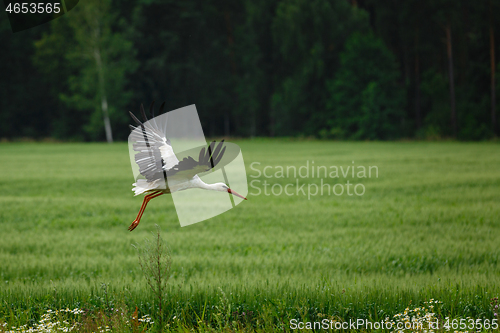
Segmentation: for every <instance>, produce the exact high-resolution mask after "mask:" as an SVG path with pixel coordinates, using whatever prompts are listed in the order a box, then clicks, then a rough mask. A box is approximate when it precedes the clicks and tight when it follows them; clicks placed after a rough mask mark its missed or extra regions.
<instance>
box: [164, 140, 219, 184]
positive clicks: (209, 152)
mask: <svg viewBox="0 0 500 333" xmlns="http://www.w3.org/2000/svg"><path fill="white" fill-rule="evenodd" d="M223 145H224V140H222V141H221V142H219V144H218V145H217V147H215V141H212V142H211V143H210V145H209V146H208V147H207V148H206V149H205V147H203V148H202V149H201V150H200V154H199V156H198V161H196V160H195V159H194V158H192V157H191V156H188V157H185V158H184V159H182V161H180V162H179V163H177V165H175V166H174V167H173V168H171V169H170V170H168V171H167V177H176V178H177V179H187V180H189V179H191V178H193V177H194V176H195V175H197V174H199V173H202V172H206V171H209V170H210V169H213V168H215V167H216V166H217V164H219V162H220V160H221V159H222V157H223V156H224V152H225V151H226V147H223ZM214 148H215V149H214Z"/></svg>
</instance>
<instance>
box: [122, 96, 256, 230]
mask: <svg viewBox="0 0 500 333" xmlns="http://www.w3.org/2000/svg"><path fill="white" fill-rule="evenodd" d="M153 105H154V102H153V103H151V108H150V112H151V118H152V121H148V119H147V117H146V113H145V112H144V107H143V105H142V104H141V115H142V118H143V119H144V122H141V121H140V120H139V119H137V117H136V116H135V115H134V114H133V113H132V112H130V115H131V116H132V118H133V119H134V121H135V122H136V123H137V127H135V126H132V125H130V128H131V129H132V134H131V135H132V139H133V141H135V143H134V145H133V149H134V150H135V151H137V153H136V154H135V161H136V163H137V164H138V165H139V172H140V174H141V175H143V176H144V177H145V179H142V178H141V179H137V181H136V182H135V183H134V184H132V185H133V186H134V188H133V189H132V191H134V192H135V195H139V194H144V193H147V194H146V196H145V197H144V201H143V202H142V206H141V209H140V210H139V213H138V214H137V217H136V218H135V220H134V222H132V224H131V225H130V227H128V230H130V231H132V230H134V229H135V228H137V226H138V225H139V222H140V220H141V217H142V214H143V213H144V210H145V209H146V206H147V204H148V202H149V201H150V200H151V199H153V198H156V197H159V196H160V195H162V194H164V193H174V192H177V191H182V190H187V189H190V188H200V189H204V190H210V191H219V192H227V193H230V194H233V195H235V196H238V197H240V198H242V199H245V200H247V198H245V197H243V196H241V195H239V194H238V193H236V192H235V191H233V190H231V189H230V188H229V187H228V186H227V185H226V184H224V183H215V184H207V183H205V182H204V181H202V180H201V179H200V177H199V176H198V174H199V173H204V172H206V171H209V170H211V169H213V168H215V166H216V165H217V164H219V162H220V160H221V159H222V156H223V155H224V152H225V151H226V147H223V144H224V140H222V141H221V142H220V143H219V144H218V145H217V147H215V141H212V142H211V143H210V145H209V146H208V147H207V148H208V149H206V150H205V148H202V149H201V150H200V153H199V156H198V161H196V160H195V159H194V158H192V157H191V156H188V157H186V158H184V159H183V160H182V161H179V160H178V159H177V157H176V156H175V153H174V150H173V149H172V145H171V144H170V140H169V139H167V137H166V133H164V130H162V129H160V128H159V126H157V125H156V123H155V121H154V119H153V118H154V110H153ZM164 106H165V102H163V104H162V105H161V106H160V114H161V113H162V111H163V107H164ZM214 147H215V149H214ZM167 179H168V181H167Z"/></svg>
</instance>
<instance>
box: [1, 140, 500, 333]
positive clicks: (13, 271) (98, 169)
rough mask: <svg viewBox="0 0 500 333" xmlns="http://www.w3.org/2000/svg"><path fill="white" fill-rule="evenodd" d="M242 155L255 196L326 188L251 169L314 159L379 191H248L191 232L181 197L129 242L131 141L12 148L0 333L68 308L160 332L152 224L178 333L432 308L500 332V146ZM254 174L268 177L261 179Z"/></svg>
mask: <svg viewBox="0 0 500 333" xmlns="http://www.w3.org/2000/svg"><path fill="white" fill-rule="evenodd" d="M237 143H238V144H239V145H240V147H241V149H242V152H243V156H244V159H245V164H246V167H247V170H246V171H247V175H248V176H249V178H248V181H249V183H250V182H251V181H254V180H257V181H260V184H263V182H264V181H267V182H268V183H269V184H271V185H273V184H280V185H281V186H285V185H286V184H288V183H293V184H296V181H297V179H298V181H299V184H306V185H305V188H306V190H307V186H308V185H309V184H320V182H321V179H320V178H318V177H314V178H313V177H310V178H307V179H306V178H294V177H293V175H289V176H290V177H289V178H269V179H268V178H266V177H265V176H264V175H262V174H261V175H260V177H257V178H255V177H256V176H258V172H257V171H255V170H253V169H259V170H260V171H261V172H262V171H263V169H264V167H266V166H272V167H273V168H268V169H267V172H268V174H269V173H272V174H274V173H275V172H276V171H277V170H278V169H277V168H276V166H283V167H284V168H285V170H286V167H287V166H296V167H297V169H298V168H299V167H300V166H303V165H306V163H307V161H309V163H310V164H312V161H314V165H315V166H326V167H328V168H329V167H330V166H338V167H340V166H342V167H343V168H344V170H345V168H346V167H347V166H352V165H354V166H365V167H367V168H368V166H376V167H377V168H378V177H375V176H374V174H372V177H371V178H359V177H354V178H353V177H352V174H350V175H347V177H346V178H344V177H343V175H342V173H341V172H339V174H340V177H339V178H330V177H328V178H324V179H323V182H324V183H329V184H331V185H333V184H336V183H339V184H345V183H346V181H347V180H349V181H350V182H351V183H354V184H357V183H362V184H363V185H364V187H365V193H364V195H361V196H358V195H352V196H349V195H347V193H345V192H344V194H343V195H339V196H337V195H326V194H325V195H322V196H321V195H316V196H311V197H310V199H308V197H307V194H306V195H302V194H300V193H299V195H296V192H295V190H296V189H295V188H294V187H289V188H288V189H289V191H290V192H292V193H294V195H291V196H288V195H285V194H282V195H279V196H275V195H265V194H264V193H263V192H262V193H261V194H260V195H255V192H257V190H256V189H254V188H252V187H249V194H248V201H245V202H243V203H241V204H240V205H239V206H237V207H236V208H235V209H232V210H230V211H228V212H226V213H224V214H223V215H220V216H217V217H214V218H212V219H210V220H207V221H203V222H201V223H198V224H194V225H191V226H187V227H184V228H181V227H180V225H179V222H178V219H177V215H176V212H175V209H174V205H173V202H172V199H171V197H170V196H169V195H165V196H160V197H159V198H157V199H154V200H152V201H151V202H150V204H149V206H148V208H147V209H146V212H145V214H144V216H143V219H142V221H141V224H140V225H139V227H138V228H137V229H136V230H135V231H133V232H128V231H127V227H128V226H129V224H130V223H131V222H132V221H133V220H134V218H135V215H136V214H137V211H138V209H139V208H140V205H141V203H142V197H134V196H133V193H132V191H131V183H132V182H133V176H132V172H131V167H130V160H129V156H128V149H127V145H126V144H125V143H118V144H113V145H108V144H66V143H65V144H55V143H54V144H37V143H3V144H0V159H1V162H0V171H1V172H0V227H1V230H0V332H1V331H2V329H4V330H6V329H7V327H9V328H10V327H12V326H16V327H19V326H20V325H24V324H28V325H30V323H31V324H33V323H34V322H36V321H38V320H39V319H40V316H41V315H42V314H43V313H44V312H45V311H46V310H47V309H53V310H56V309H60V308H66V307H70V308H75V307H78V308H82V309H85V310H86V311H87V313H89V314H90V313H92V314H94V315H95V314H96V313H100V315H98V316H97V317H99V316H104V317H103V318H108V319H109V320H112V319H110V318H112V315H111V314H110V311H111V310H110V309H111V308H113V307H115V308H116V307H119V306H120V308H122V309H125V310H127V311H128V313H129V314H131V313H133V312H134V310H135V308H136V307H138V313H139V314H141V315H144V314H149V315H150V316H151V317H152V318H153V319H155V318H156V317H157V306H158V304H156V303H155V298H154V297H153V296H152V294H151V293H150V291H149V289H148V287H147V285H146V282H145V279H144V276H143V275H142V272H141V269H140V267H139V265H138V257H137V252H136V250H135V249H134V247H132V246H131V245H132V244H137V243H139V244H141V243H142V242H143V241H144V239H145V238H147V237H150V236H151V232H154V231H155V227H154V225H155V224H158V225H159V226H160V227H161V231H162V237H163V238H164V239H165V240H166V241H167V243H168V244H169V247H170V249H171V255H172V270H171V273H172V276H171V279H170V280H169V282H168V285H169V289H168V293H167V300H166V304H165V307H166V311H165V315H164V317H165V321H166V323H167V324H168V325H169V326H168V328H169V329H173V330H188V329H191V328H194V329H198V330H209V329H213V330H221V329H225V330H228V331H232V330H243V331H249V330H253V329H257V330H263V331H267V330H269V329H276V330H280V331H283V330H288V329H289V328H290V325H289V321H290V319H293V318H296V319H300V320H304V321H307V320H318V319H320V318H322V317H325V316H326V317H328V318H330V317H332V318H333V317H335V318H337V319H339V320H349V319H357V318H369V319H372V320H379V321H380V320H381V319H383V318H386V317H387V316H389V317H392V316H393V315H394V314H396V313H398V312H401V311H403V310H404V309H405V308H406V307H409V306H410V307H412V306H414V305H415V306H417V305H421V304H423V302H424V301H428V300H429V299H431V298H433V299H437V300H440V301H442V302H443V303H442V304H441V305H440V308H439V314H440V316H443V317H444V316H450V317H452V318H465V317H467V316H470V317H472V318H489V319H492V318H494V317H493V316H494V315H493V311H492V309H491V306H490V299H491V298H492V297H495V296H498V295H499V294H500V284H499V282H500V251H499V250H498V249H499V241H500V146H499V145H498V144H497V143H456V142H439V143H433V142H396V143H395V142H387V143H381V142H322V141H288V140H264V139H262V140H261V139H256V140H245V141H237ZM353 161H354V164H353ZM253 162H259V163H260V164H258V165H257V164H254V165H253V169H252V168H251V167H250V165H251V163H253ZM356 170H358V169H356ZM285 175H286V174H285ZM257 183H258V182H254V183H253V184H254V185H255V184H257ZM260 187H261V190H264V188H263V186H260ZM278 188H279V185H276V187H275V190H276V191H275V193H276V192H277V189H278ZM351 191H352V189H351ZM269 192H270V188H269V189H268V193H269ZM243 313H245V315H243ZM174 316H175V319H174ZM97 317H95V318H97ZM99 318H101V317H99ZM108 319H103V320H108ZM2 323H7V325H6V326H5V327H3V328H2ZM89 327H90V326H89ZM157 328H158V327H157V324H156V323H155V324H153V325H151V326H150V329H151V330H156V329H157ZM131 329H133V327H132V328H131Z"/></svg>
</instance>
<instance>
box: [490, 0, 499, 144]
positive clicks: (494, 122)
mask: <svg viewBox="0 0 500 333" xmlns="http://www.w3.org/2000/svg"><path fill="white" fill-rule="evenodd" d="M491 7H492V6H491V0H490V61H491V129H492V131H493V134H494V135H498V130H497V116H496V108H497V106H496V96H495V90H496V89H495V85H496V84H495V70H496V69H495V31H494V30H493V18H492V15H493V14H492V13H491V12H492V8H491Z"/></svg>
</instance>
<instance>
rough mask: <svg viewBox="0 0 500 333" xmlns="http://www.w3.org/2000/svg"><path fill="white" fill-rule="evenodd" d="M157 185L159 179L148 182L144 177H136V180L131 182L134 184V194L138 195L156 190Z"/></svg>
mask: <svg viewBox="0 0 500 333" xmlns="http://www.w3.org/2000/svg"><path fill="white" fill-rule="evenodd" d="M159 185H160V179H157V180H154V181H152V182H148V181H147V180H146V179H137V181H136V182H135V183H133V184H132V186H135V187H134V188H133V189H132V191H134V193H135V195H139V194H143V193H145V192H148V191H153V190H157V189H158V187H159Z"/></svg>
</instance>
